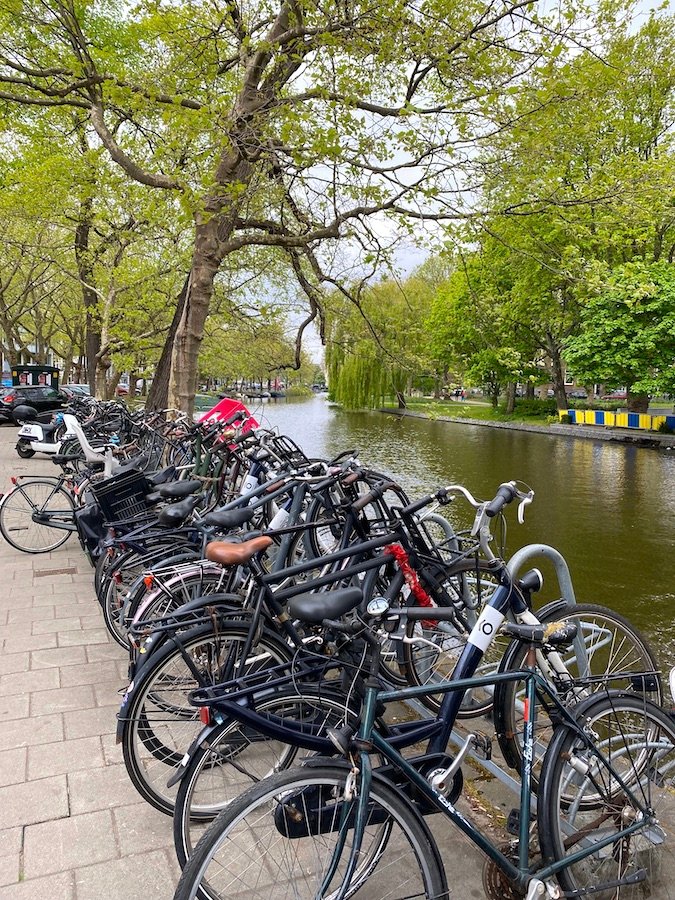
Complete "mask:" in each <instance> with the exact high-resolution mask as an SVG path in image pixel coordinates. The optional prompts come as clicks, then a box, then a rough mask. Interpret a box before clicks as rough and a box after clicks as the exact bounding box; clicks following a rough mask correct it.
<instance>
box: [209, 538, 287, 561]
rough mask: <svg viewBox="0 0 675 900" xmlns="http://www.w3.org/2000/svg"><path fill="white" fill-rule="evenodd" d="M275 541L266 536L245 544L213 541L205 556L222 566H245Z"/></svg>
mask: <svg viewBox="0 0 675 900" xmlns="http://www.w3.org/2000/svg"><path fill="white" fill-rule="evenodd" d="M273 543H274V541H273V540H272V538H271V537H268V536H267V535H266V534H261V535H260V537H257V538H253V540H251V541H244V543H243V544H233V543H231V542H230V541H211V543H210V544H207V547H206V553H205V554H204V555H205V556H206V558H207V559H208V560H209V561H210V562H215V563H220V565H221V566H243V565H244V564H245V563H247V562H248V561H249V560H250V559H252V558H253V557H254V556H255V555H256V553H260V552H261V551H262V550H267V548H268V547H269V546H270V545H271V544H273Z"/></svg>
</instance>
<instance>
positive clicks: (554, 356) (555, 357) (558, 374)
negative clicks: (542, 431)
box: [546, 332, 568, 409]
mask: <svg viewBox="0 0 675 900" xmlns="http://www.w3.org/2000/svg"><path fill="white" fill-rule="evenodd" d="M546 344H547V350H548V356H549V359H550V360H551V381H552V382H553V393H554V394H555V402H556V406H557V407H558V409H567V405H568V404H567V393H566V391H565V375H564V373H563V365H562V356H561V355H560V346H559V344H558V343H557V341H556V340H555V339H554V337H553V335H552V334H551V333H550V332H548V333H547V334H546Z"/></svg>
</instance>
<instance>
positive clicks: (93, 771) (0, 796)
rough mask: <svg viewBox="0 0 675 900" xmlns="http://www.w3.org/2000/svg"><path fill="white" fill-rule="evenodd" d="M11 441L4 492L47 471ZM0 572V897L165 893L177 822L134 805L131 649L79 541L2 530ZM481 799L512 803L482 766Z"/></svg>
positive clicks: (5, 448)
mask: <svg viewBox="0 0 675 900" xmlns="http://www.w3.org/2000/svg"><path fill="white" fill-rule="evenodd" d="M15 441H16V429H15V428H14V427H11V426H3V427H0V491H6V490H9V489H10V488H11V484H10V482H9V478H10V476H11V475H18V474H22V475H23V474H25V475H31V474H35V475H39V474H45V473H46V474H50V475H51V474H53V473H54V471H55V469H54V467H53V466H52V464H51V463H50V462H49V461H48V460H45V459H38V458H34V459H29V460H22V459H20V458H19V457H18V455H17V454H16V452H15V450H14V444H15ZM64 570H65V571H64ZM0 573H2V574H1V575H0V900H38V898H39V900H43V898H49V900H141V898H142V900H171V898H172V896H173V891H174V887H175V884H176V882H177V880H178V877H179V874H180V870H179V867H178V863H177V861H176V858H175V853H174V849H173V839H172V822H171V819H170V818H168V817H167V816H164V815H163V814H162V813H159V812H157V811H156V810H155V809H153V808H152V807H151V806H149V805H148V804H147V803H146V802H145V801H143V800H141V799H140V797H139V795H138V794H137V793H136V791H135V790H134V788H133V787H132V785H131V783H130V781H129V779H128V777H127V773H126V769H125V767H124V764H123V761H122V753H121V749H120V748H119V747H118V746H117V745H116V744H115V737H114V732H115V724H116V719H115V713H116V712H117V709H118V707H119V702H120V691H121V690H123V689H124V688H125V687H126V677H125V675H126V665H127V657H126V654H125V653H124V651H123V650H122V649H121V648H120V647H119V646H118V645H117V644H115V643H114V642H113V641H112V640H111V639H110V638H109V636H108V633H107V631H106V628H105V626H104V624H103V618H102V615H101V611H100V607H99V605H98V602H97V600H96V597H95V594H94V590H93V570H92V568H91V566H90V565H89V563H88V561H87V559H86V557H85V556H84V554H83V553H82V552H81V550H80V546H79V544H78V542H77V538H76V536H75V535H73V536H72V537H71V538H69V540H68V541H67V542H66V543H65V544H64V545H63V546H62V547H60V548H59V549H58V550H56V551H54V552H51V553H44V554H39V555H29V554H25V553H21V552H19V551H17V550H14V549H13V548H11V547H10V546H9V545H7V544H6V543H5V542H4V541H3V540H2V538H0ZM466 775H467V772H466V770H465V776H466ZM495 787H496V788H497V791H496V793H495ZM482 794H484V795H485V798H486V799H488V800H489V804H490V806H491V808H492V809H498V808H499V807H503V808H505V809H508V808H510V806H511V805H513V804H512V798H511V797H508V798H505V797H504V796H502V794H503V792H502V791H501V790H500V789H499V787H498V786H494V785H493V786H492V788H490V787H489V785H488V784H487V783H485V782H483V776H482V775H480V774H479V777H478V780H477V782H475V783H474V787H473V788H472V791H471V799H470V800H469V802H468V803H467V809H466V810H465V811H467V812H468V811H469V808H470V814H476V813H480V809H479V804H478V802H477V798H478V796H479V795H482ZM490 794H492V795H493V796H489V795H490ZM483 824H484V826H485V827H488V828H489V827H490V825H491V820H490V819H486V820H485V821H484V823H483ZM430 825H431V828H432V831H433V832H434V833H435V836H436V839H437V840H438V842H439V846H440V848H441V851H442V854H443V858H444V861H445V866H446V871H447V873H448V882H449V884H450V885H451V888H452V896H453V897H455V898H457V900H469V898H472V900H473V898H476V900H478V898H484V897H485V893H484V891H483V888H482V878H481V872H482V858H481V856H480V854H479V853H478V852H477V851H476V849H475V848H474V847H473V846H472V845H470V844H468V843H467V842H466V841H465V840H464V839H463V838H462V839H460V840H458V837H459V834H458V832H457V831H455V830H453V829H451V828H448V826H447V824H445V823H444V822H443V821H441V820H440V819H439V818H437V817H433V819H432V820H430Z"/></svg>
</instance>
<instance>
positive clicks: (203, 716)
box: [199, 706, 211, 725]
mask: <svg viewBox="0 0 675 900" xmlns="http://www.w3.org/2000/svg"><path fill="white" fill-rule="evenodd" d="M199 719H200V721H201V723H202V725H210V724H211V710H210V709H209V708H208V706H202V707H200V709H199Z"/></svg>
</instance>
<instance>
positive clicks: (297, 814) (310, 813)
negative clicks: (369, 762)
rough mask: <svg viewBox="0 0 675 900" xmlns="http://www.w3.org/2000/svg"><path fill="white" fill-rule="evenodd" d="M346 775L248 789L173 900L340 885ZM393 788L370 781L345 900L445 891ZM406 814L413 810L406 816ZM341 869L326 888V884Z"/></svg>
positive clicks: (300, 893)
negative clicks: (336, 855)
mask: <svg viewBox="0 0 675 900" xmlns="http://www.w3.org/2000/svg"><path fill="white" fill-rule="evenodd" d="M346 775H347V770H345V769H338V768H336V769H334V770H331V769H325V770H324V769H316V770H313V769H312V768H306V769H293V770H290V771H288V772H283V773H280V774H279V775H276V776H273V777H272V778H269V779H266V780H265V781H264V782H262V783H261V784H260V785H258V786H256V787H255V788H253V789H252V790H251V791H247V792H246V793H245V794H243V795H242V796H241V797H240V798H239V799H238V800H236V801H235V802H234V803H233V804H231V806H230V807H228V809H226V810H225V811H224V812H223V813H221V815H220V816H219V817H218V819H216V821H215V822H214V824H213V826H212V827H211V828H210V829H209V830H208V831H207V832H206V834H205V835H204V837H203V838H202V840H201V841H200V843H199V845H198V846H197V848H196V850H195V853H194V855H193V857H192V858H191V860H190V862H189V863H188V866H187V867H186V869H185V871H184V873H183V878H182V879H181V883H180V884H179V887H178V891H177V893H176V900H184V898H187V897H189V896H191V895H192V896H194V894H191V893H189V891H194V889H195V882H196V883H199V884H200V888H199V891H198V893H197V894H196V896H198V897H201V898H208V900H216V898H225V897H227V898H228V900H244V898H246V900H255V898H264V900H281V898H289V897H293V898H296V900H300V898H312V900H316V898H317V897H320V896H322V897H323V898H324V900H331V898H335V897H337V895H338V892H339V890H340V889H341V887H342V885H343V879H344V875H345V871H346V868H347V865H348V862H349V853H350V848H351V846H352V840H353V829H352V827H351V821H350V819H349V817H348V818H347V829H346V840H345V846H344V848H343V851H342V853H341V854H340V855H339V858H338V859H336V860H334V859H333V857H334V852H335V849H336V847H337V846H338V845H339V843H340V834H339V826H340V821H341V814H342V812H343V807H342V804H343V802H344V799H343V798H344V784H345V778H346ZM399 803H400V801H398V803H397V798H396V796H395V795H394V793H393V792H390V791H389V790H387V789H385V788H382V787H381V786H380V785H373V789H372V791H371V794H370V800H369V809H368V822H367V825H366V828H365V833H364V835H363V840H362V843H361V849H360V851H359V854H358V859H357V865H356V870H355V872H354V874H353V876H352V879H351V881H350V885H349V887H348V888H347V890H346V894H345V896H346V897H358V898H362V900H384V898H404V897H406V898H412V897H420V898H421V897H434V896H441V894H442V890H443V889H442V887H441V884H442V880H441V881H439V880H438V879H439V878H441V879H442V876H440V875H439V872H438V869H437V867H436V862H435V854H434V853H433V852H432V851H431V847H430V846H429V843H428V841H426V840H424V838H423V836H422V834H421V832H420V829H419V826H417V823H416V822H411V821H408V819H407V818H406V813H407V810H405V809H404V808H403V806H402V805H401V806H399ZM408 815H409V813H408ZM334 863H337V867H336V870H335V872H334V874H333V876H332V878H330V883H329V884H328V886H327V889H326V890H324V892H323V893H322V892H321V886H322V884H323V882H324V879H326V878H327V877H328V875H330V868H331V866H332V865H333V864H334Z"/></svg>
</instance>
